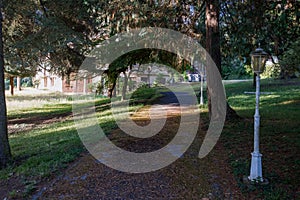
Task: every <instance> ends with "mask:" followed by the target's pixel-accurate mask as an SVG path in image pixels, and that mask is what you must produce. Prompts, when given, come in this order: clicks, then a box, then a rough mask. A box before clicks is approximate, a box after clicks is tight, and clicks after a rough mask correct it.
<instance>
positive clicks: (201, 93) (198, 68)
mask: <svg viewBox="0 0 300 200" xmlns="http://www.w3.org/2000/svg"><path fill="white" fill-rule="evenodd" d="M194 67H195V68H196V69H197V70H199V72H200V84H201V85H200V105H201V106H202V105H203V104H204V101H203V76H204V65H203V64H202V63H201V68H200V67H199V62H198V61H197V60H195V62H194Z"/></svg>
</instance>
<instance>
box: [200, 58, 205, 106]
mask: <svg viewBox="0 0 300 200" xmlns="http://www.w3.org/2000/svg"><path fill="white" fill-rule="evenodd" d="M203 70H204V67H203V64H201V73H200V79H201V89H200V105H201V106H202V105H203V104H204V102H203V76H204V71H203Z"/></svg>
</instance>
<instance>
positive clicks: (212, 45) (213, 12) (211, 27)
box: [205, 0, 238, 119]
mask: <svg viewBox="0 0 300 200" xmlns="http://www.w3.org/2000/svg"><path fill="white" fill-rule="evenodd" d="M205 15H206V20H205V26H206V51H207V52H208V53H209V54H210V56H211V58H212V59H213V61H214V62H215V64H216V66H217V67H218V70H219V72H220V73H221V72H222V69H221V51H220V31H219V16H220V12H219V1H218V0H206V11H205ZM207 98H208V109H209V113H211V111H212V108H211V94H210V91H209V89H208V88H207ZM233 117H238V115H237V114H236V112H235V111H234V110H233V109H232V108H231V107H230V106H229V104H228V103H227V113H226V118H227V119H229V118H233Z"/></svg>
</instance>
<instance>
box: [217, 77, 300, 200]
mask: <svg viewBox="0 0 300 200" xmlns="http://www.w3.org/2000/svg"><path fill="white" fill-rule="evenodd" d="M244 91H255V90H254V88H253V87H252V82H243V83H237V84H230V85H226V93H227V98H228V102H229V104H230V105H231V106H232V107H233V108H234V109H235V110H236V111H237V113H238V114H239V115H240V116H241V117H242V118H243V119H239V120H234V121H231V122H227V123H226V124H225V127H224V130H223V132H222V136H221V141H222V142H223V143H224V145H225V148H226V150H227V152H228V154H229V158H230V164H231V166H232V168H233V172H234V175H235V177H236V179H237V181H238V183H239V185H240V188H241V189H242V191H243V192H244V193H245V195H246V196H247V195H250V194H256V196H257V197H261V198H263V199H294V198H295V195H298V198H299V191H298V194H296V193H297V190H298V189H299V188H298V186H299V185H300V181H299V180H300V171H299V169H300V161H299V160H300V158H299V155H300V151H299V150H300V135H299V133H300V126H299V119H300V81H299V80H298V82H294V81H293V82H286V81H280V80H276V81H270V80H262V84H261V91H262V92H271V94H267V95H261V98H260V100H261V102H260V115H261V126H260V148H261V153H262V154H263V157H262V163H263V176H264V177H265V178H267V179H268V180H269V181H270V184H269V185H266V186H262V185H258V186H249V185H245V184H244V183H243V182H242V177H243V176H245V175H249V173H250V161H251V155H250V153H251V152H252V151H253V131H254V130H253V115H254V109H255V95H247V94H244Z"/></svg>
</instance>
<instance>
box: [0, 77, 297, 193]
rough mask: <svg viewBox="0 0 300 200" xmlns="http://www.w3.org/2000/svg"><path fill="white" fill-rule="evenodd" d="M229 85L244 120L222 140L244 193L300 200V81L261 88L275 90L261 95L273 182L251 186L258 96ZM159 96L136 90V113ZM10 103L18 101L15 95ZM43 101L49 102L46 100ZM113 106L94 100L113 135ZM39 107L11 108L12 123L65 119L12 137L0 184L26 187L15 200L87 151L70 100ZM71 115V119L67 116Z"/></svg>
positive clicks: (246, 86) (246, 87) (244, 86)
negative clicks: (247, 179) (247, 177)
mask: <svg viewBox="0 0 300 200" xmlns="http://www.w3.org/2000/svg"><path fill="white" fill-rule="evenodd" d="M225 87H226V95H227V99H228V102H229V104H230V105H231V106H232V107H233V108H234V109H235V110H236V111H237V113H238V114H239V115H240V116H241V117H242V119H236V120H230V121H228V122H226V124H225V127H224V129H223V132H222V135H221V138H220V142H221V143H222V144H223V146H224V149H225V151H226V153H227V154H228V157H229V160H228V162H229V163H228V164H229V165H230V166H231V167H232V169H233V173H234V175H235V177H236V179H237V181H238V183H239V186H240V188H241V190H242V191H243V192H244V195H245V196H246V197H247V196H249V197H253V195H255V196H256V197H261V198H263V199H293V198H296V197H298V198H299V196H300V194H299V185H300V182H299V180H300V174H299V172H300V170H299V169H300V157H299V155H300V152H299V150H300V136H299V133H300V126H299V119H300V80H298V82H297V81H293V82H285V81H270V80H262V85H261V90H262V91H263V92H270V94H267V95H262V96H261V105H260V115H261V135H260V139H261V145H260V147H261V153H262V154H263V158H262V159H263V161H262V162H263V176H264V177H265V178H267V179H268V180H269V181H270V184H268V185H266V186H253V185H250V186H249V185H245V184H244V183H243V182H242V178H243V176H245V175H249V171H250V161H251V155H250V153H251V152H252V151H253V115H254V109H255V95H248V94H245V93H244V92H245V91H254V88H253V87H252V82H251V81H250V82H240V83H233V84H227V85H225ZM194 88H195V90H196V93H198V90H199V87H198V84H197V85H194ZM145 94H147V95H145ZM157 97H159V93H158V92H157V90H156V89H154V88H151V89H147V88H144V89H143V91H137V92H135V93H134V94H133V96H132V98H133V99H134V100H131V101H130V102H131V105H133V106H132V110H136V109H138V108H140V107H141V106H142V105H144V104H147V103H151V102H152V101H153V100H154V99H155V98H157ZM18 98H20V97H18ZM144 98H146V100H145V101H144V100H143V99H144ZM149 99H150V101H149ZM15 100H16V99H15ZM19 100H20V99H17V100H16V101H19ZM8 101H14V99H13V97H10V98H9V99H8ZM28 101H31V102H35V101H38V98H35V99H26V103H28ZM44 101H46V102H47V98H46V100H45V99H44ZM109 103H110V100H109V99H105V98H102V99H97V100H96V101H95V106H96V110H97V111H98V112H97V117H98V118H99V122H100V124H101V127H102V128H104V129H105V131H108V132H109V131H110V130H112V129H114V128H116V124H115V122H114V119H113V118H112V116H111V111H110V106H109V105H110V104H109ZM34 104H35V106H34V107H25V108H22V107H21V106H20V107H19V108H18V109H12V110H9V112H8V118H9V120H18V119H38V118H43V117H49V116H57V117H59V116H60V115H64V117H63V118H62V119H61V120H58V121H54V122H53V123H47V124H43V123H42V124H40V125H39V126H37V127H35V128H33V129H29V130H26V131H20V132H18V133H16V134H12V135H10V136H9V141H10V145H11V150H12V154H13V161H12V162H11V164H10V165H9V166H8V167H7V168H6V169H3V170H0V182H1V181H7V182H10V180H11V182H12V183H13V184H19V185H20V188H22V191H17V190H16V189H13V187H12V188H11V189H10V188H8V189H9V194H10V197H20V196H19V195H20V193H21V195H22V197H26V195H29V194H30V193H31V192H32V191H34V190H35V188H36V186H37V185H38V183H39V182H40V181H42V180H47V178H48V177H50V176H51V175H52V174H59V173H60V171H61V170H62V169H63V168H65V167H67V166H68V165H69V164H70V163H71V162H72V161H74V160H75V159H76V158H78V156H79V155H80V154H81V153H82V152H83V151H85V148H84V146H83V145H82V143H81V141H80V139H79V137H78V134H77V131H76V128H75V126H74V122H73V119H72V116H71V113H72V104H71V102H70V101H67V100H66V101H63V102H61V101H56V102H54V103H53V102H52V101H49V103H48V104H46V103H45V104H41V106H36V104H37V102H35V103H34ZM203 111H204V112H207V109H206V108H205V107H204V108H203ZM66 113H69V114H70V115H65V114H66ZM203 116H204V117H202V119H204V120H206V123H208V120H207V118H206V119H205V116H207V115H205V114H204V115H203ZM32 123H33V122H32ZM8 185H9V184H8ZM0 192H1V188H0Z"/></svg>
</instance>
